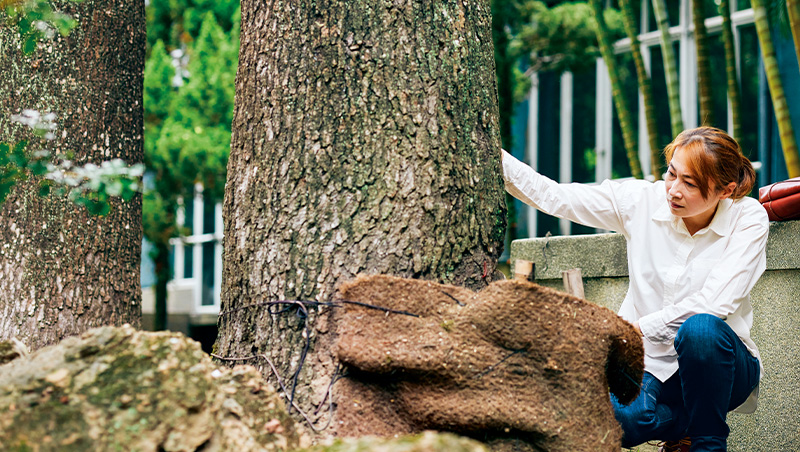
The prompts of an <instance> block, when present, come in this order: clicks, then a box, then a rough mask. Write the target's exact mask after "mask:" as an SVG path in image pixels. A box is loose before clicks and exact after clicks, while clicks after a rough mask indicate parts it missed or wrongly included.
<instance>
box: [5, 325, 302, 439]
mask: <svg viewBox="0 0 800 452" xmlns="http://www.w3.org/2000/svg"><path fill="white" fill-rule="evenodd" d="M304 438H307V435H304V434H303V432H302V431H301V429H300V428H299V427H298V426H297V425H296V424H295V422H294V421H293V420H292V419H291V418H290V417H289V416H288V415H287V414H286V411H285V409H284V405H283V402H282V400H280V398H279V396H278V395H277V394H276V393H275V391H273V390H272V389H271V387H269V386H265V385H264V383H263V382H262V378H261V375H260V374H259V373H258V372H257V371H256V370H255V369H254V368H252V367H249V366H239V367H235V368H233V369H225V368H219V367H218V366H216V365H214V364H213V363H212V362H211V359H210V358H209V357H208V355H206V354H205V353H204V352H203V351H202V350H201V349H200V345H199V344H198V343H196V342H194V341H192V340H189V339H187V338H185V337H184V336H182V335H180V334H177V333H147V332H141V331H136V330H134V329H133V328H131V327H128V326H125V327H121V328H112V327H104V328H98V329H94V330H91V331H89V332H87V333H85V334H84V335H83V336H81V337H75V338H69V339H66V340H64V341H62V342H61V343H60V344H58V345H55V346H51V347H47V348H43V349H41V350H39V351H37V352H35V353H33V354H31V355H29V356H27V357H20V358H16V359H14V360H13V361H11V362H9V363H8V364H5V365H3V366H0V450H41V451H95V450H96V451H112V450H123V451H128V450H136V451H143V452H146V451H153V452H156V451H162V450H163V451H194V450H200V449H202V450H203V451H236V452H246V451H273V450H292V449H296V448H298V447H301V446H307V445H309V444H310V442H308V441H305V440H304Z"/></svg>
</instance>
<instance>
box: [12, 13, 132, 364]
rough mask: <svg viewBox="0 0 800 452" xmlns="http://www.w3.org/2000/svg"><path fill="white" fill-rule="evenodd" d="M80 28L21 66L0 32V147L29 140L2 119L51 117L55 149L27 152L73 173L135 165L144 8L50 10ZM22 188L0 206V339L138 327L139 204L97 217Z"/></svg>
mask: <svg viewBox="0 0 800 452" xmlns="http://www.w3.org/2000/svg"><path fill="white" fill-rule="evenodd" d="M54 4H55V6H56V7H57V8H59V9H61V10H63V11H64V12H66V13H67V14H70V15H71V16H72V17H73V18H75V19H76V20H77V22H78V26H77V27H76V28H75V29H74V30H73V31H72V32H71V33H70V34H69V36H67V37H62V36H60V35H57V36H56V37H54V38H53V40H50V41H44V42H41V43H40V44H39V46H38V48H37V49H36V50H35V51H34V52H33V53H32V54H30V55H25V54H23V52H22V50H21V49H20V38H19V36H18V35H17V31H16V30H15V29H14V28H13V27H0V54H1V55H2V58H0V73H2V74H3V77H4V80H3V83H2V84H0V133H1V135H0V141H5V142H17V141H19V140H22V139H27V138H30V134H29V133H28V132H27V131H26V130H25V129H24V127H22V126H21V125H19V124H16V123H14V122H13V121H11V119H10V116H11V115H12V114H19V113H20V112H21V111H22V110H23V109H35V110H38V111H40V112H53V113H55V114H56V115H57V118H58V120H57V121H58V126H59V127H58V129H57V131H56V134H55V135H56V138H55V139H54V140H52V141H48V142H44V141H42V140H32V141H31V144H30V146H29V149H30V150H31V151H35V150H38V149H41V148H45V149H48V150H50V151H52V152H53V153H55V154H61V155H66V154H67V152H68V151H72V152H74V155H75V157H74V162H75V163H76V164H84V163H88V162H94V163H99V162H100V161H103V160H110V159H113V158H121V159H123V160H125V161H126V162H128V163H131V164H133V163H139V162H141V161H142V158H143V153H142V80H143V78H142V77H143V72H142V71H143V68H144V46H145V41H144V32H145V31H144V4H143V2H141V1H134V2H123V3H118V2H112V1H108V0H84V1H82V2H68V1H57V2H54ZM38 192H39V186H38V181H37V180H33V179H31V180H28V181H24V182H20V183H19V184H18V185H17V186H16V187H15V188H14V189H13V191H12V192H11V194H10V195H9V197H8V198H7V200H6V201H5V203H3V205H2V206H0V338H9V337H14V336H16V337H18V338H19V339H20V340H22V341H23V342H24V343H26V345H28V346H29V347H30V348H31V349H37V348H39V347H42V346H44V345H48V344H53V343H56V342H58V341H59V340H60V339H62V338H63V337H66V336H69V335H75V334H80V333H81V332H83V331H86V330H87V329H89V328H92V327H94V326H99V325H106V324H114V325H122V324H124V323H130V324H133V325H138V324H139V322H140V317H141V306H140V300H141V286H140V274H139V263H140V259H141V257H140V256H141V240H142V233H141V199H140V197H136V198H134V199H133V200H132V201H130V202H122V201H120V202H117V203H115V204H114V206H113V208H112V211H111V213H110V214H109V215H108V216H105V217H96V216H92V215H90V214H88V213H87V212H86V211H85V209H83V208H80V207H78V206H76V205H75V204H73V203H71V202H69V201H67V200H66V199H65V198H63V197H57V196H54V195H51V196H50V197H48V198H42V197H40V196H38Z"/></svg>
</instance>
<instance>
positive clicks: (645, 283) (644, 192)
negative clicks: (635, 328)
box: [503, 152, 769, 411]
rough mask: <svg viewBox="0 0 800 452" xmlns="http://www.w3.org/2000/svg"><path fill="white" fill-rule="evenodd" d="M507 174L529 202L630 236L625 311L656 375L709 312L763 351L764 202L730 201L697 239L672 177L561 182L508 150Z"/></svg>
mask: <svg viewBox="0 0 800 452" xmlns="http://www.w3.org/2000/svg"><path fill="white" fill-rule="evenodd" d="M503 174H504V179H505V185H506V190H508V192H509V193H511V195H513V196H514V197H516V198H518V199H520V200H521V201H523V202H524V203H526V204H528V205H531V206H533V207H535V208H537V209H539V210H541V211H542V212H545V213H548V214H550V215H554V216H556V217H559V218H566V219H568V220H571V221H574V222H576V223H581V224H584V225H586V226H590V227H595V228H602V229H608V230H612V231H616V232H618V233H620V234H622V235H623V236H624V237H625V240H626V241H627V245H628V273H629V276H630V285H629V287H628V293H627V295H626V296H625V300H624V301H623V302H622V306H621V307H620V310H619V315H620V316H621V317H622V318H623V319H625V320H627V321H629V322H636V321H638V322H639V326H640V328H641V330H642V334H643V335H644V337H645V340H644V351H645V358H644V361H645V370H647V371H648V372H650V373H651V374H653V376H655V377H656V378H658V379H659V380H661V381H666V380H667V378H669V377H670V376H672V375H673V374H674V373H675V372H676V371H677V370H678V357H677V353H676V352H675V346H674V340H675V335H676V333H677V332H678V328H680V326H681V325H682V324H683V322H684V321H685V320H686V319H688V318H689V317H691V316H692V315H695V314H700V313H707V314H712V315H715V316H717V317H719V318H721V319H723V320H725V322H726V323H727V324H728V325H729V326H730V327H731V329H732V330H733V331H734V332H735V333H736V334H737V335H738V336H739V338H740V339H741V340H742V342H743V343H744V344H745V346H746V347H747V349H748V350H749V351H750V353H751V354H752V355H753V356H755V357H756V358H758V357H759V354H758V349H757V348H756V344H755V343H754V342H753V340H752V339H751V338H750V328H751V327H752V325H753V308H752V306H751V304H750V291H751V290H752V289H753V286H754V285H755V283H756V281H758V278H759V277H760V276H761V274H762V273H764V270H765V268H766V256H765V248H766V243H767V233H768V231H769V220H768V218H767V212H766V211H765V210H764V208H763V207H761V205H760V204H759V203H758V201H756V200H755V199H753V198H747V197H746V198H742V199H738V200H735V201H733V200H731V199H724V200H722V201H720V203H719V206H718V207H717V211H716V213H715V215H714V218H713V219H712V220H711V223H710V224H709V225H708V226H707V227H705V228H703V229H701V230H699V231H697V232H696V233H695V234H694V235H691V234H689V231H688V230H687V229H686V226H685V225H684V223H683V221H682V220H681V219H680V218H678V217H676V216H674V215H672V213H671V212H670V210H669V206H668V204H667V200H666V199H667V194H666V193H667V192H666V188H665V186H664V182H663V181H658V182H655V183H652V182H648V181H644V180H629V181H625V182H614V181H608V180H606V181H604V182H603V183H602V184H600V185H584V184H558V183H556V182H555V181H553V180H551V179H548V178H547V177H545V176H542V175H541V174H539V173H537V172H536V171H534V170H533V169H532V168H531V167H529V166H528V165H525V164H524V163H522V162H520V161H519V160H517V159H515V158H514V157H512V156H511V155H509V154H508V153H505V152H504V153H503ZM759 362H760V359H759ZM743 411H744V410H743Z"/></svg>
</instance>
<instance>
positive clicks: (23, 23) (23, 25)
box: [17, 15, 31, 36]
mask: <svg viewBox="0 0 800 452" xmlns="http://www.w3.org/2000/svg"><path fill="white" fill-rule="evenodd" d="M17 28H19V34H20V35H23V36H24V35H26V34H27V33H28V31H30V29H31V20H30V19H29V18H28V16H27V15H23V16H22V18H21V19H20V20H19V23H17Z"/></svg>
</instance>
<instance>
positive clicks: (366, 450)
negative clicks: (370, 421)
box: [302, 431, 488, 452]
mask: <svg viewBox="0 0 800 452" xmlns="http://www.w3.org/2000/svg"><path fill="white" fill-rule="evenodd" d="M302 452H488V449H487V448H486V446H484V445H483V444H481V443H479V442H477V441H475V440H472V439H469V438H463V437H460V436H456V435H454V434H452V433H435V432H432V431H426V432H423V433H420V434H417V435H408V436H404V437H400V438H393V439H382V438H378V437H374V436H368V437H362V438H345V439H336V440H335V441H332V442H331V443H330V444H327V445H324V446H315V447H312V448H310V449H306V450H303V451H302Z"/></svg>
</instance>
